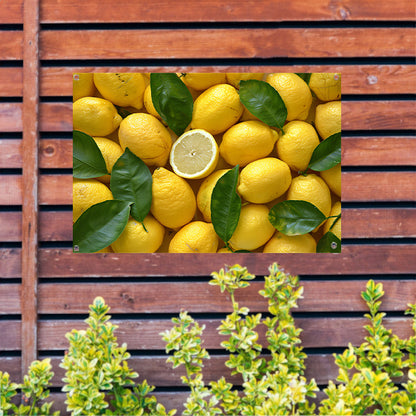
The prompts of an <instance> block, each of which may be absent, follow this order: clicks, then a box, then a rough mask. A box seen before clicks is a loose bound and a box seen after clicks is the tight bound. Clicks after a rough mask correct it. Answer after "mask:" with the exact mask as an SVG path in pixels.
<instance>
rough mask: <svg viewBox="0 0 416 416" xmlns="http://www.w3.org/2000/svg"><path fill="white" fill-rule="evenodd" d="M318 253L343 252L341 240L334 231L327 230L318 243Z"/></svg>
mask: <svg viewBox="0 0 416 416" xmlns="http://www.w3.org/2000/svg"><path fill="white" fill-rule="evenodd" d="M316 252H317V253H341V240H340V239H339V238H338V237H337V236H336V235H335V234H334V233H333V232H332V231H328V232H326V233H325V234H324V235H323V236H322V237H321V239H320V240H319V241H318V244H317V245H316Z"/></svg>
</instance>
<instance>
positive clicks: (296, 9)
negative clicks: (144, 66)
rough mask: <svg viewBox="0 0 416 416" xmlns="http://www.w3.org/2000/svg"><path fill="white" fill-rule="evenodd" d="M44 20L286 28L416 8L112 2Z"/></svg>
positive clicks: (44, 11)
mask: <svg viewBox="0 0 416 416" xmlns="http://www.w3.org/2000/svg"><path fill="white" fill-rule="evenodd" d="M41 5H42V7H41V19H42V22H43V23H48V22H53V23H56V22H65V23H67V22H88V23H89V22H94V23H96V22H99V23H105V22H120V23H124V22H134V23H137V22H140V23H148V22H207V21H211V22H230V21H233V22H239V21H240V22H281V21H293V20H295V21H310V20H387V21H388V20H409V18H410V19H411V16H413V15H414V8H413V7H412V3H411V2H410V1H409V0H399V1H398V3H397V4H395V7H388V6H387V4H380V3H378V2H376V1H375V0H367V1H365V2H360V1H358V0H345V1H343V2H342V3H341V2H338V1H328V0H318V1H315V2H314V4H313V7H310V3H308V1H306V0H297V1H292V2H285V1H282V0H272V1H266V0H260V1H255V0H249V1H244V2H241V1H238V0H231V1H227V4H226V5H225V7H222V8H221V12H220V13H219V10H218V2H217V1H213V0H210V1H204V0H197V1H193V2H190V3H189V4H187V5H186V7H182V8H179V9H178V8H175V7H172V6H171V3H169V2H168V1H164V0H157V1H154V2H152V3H151V4H150V3H147V2H145V1H134V0H127V1H124V2H123V7H114V2H112V1H111V0H101V1H98V0H93V1H89V2H88V4H83V5H82V10H83V12H82V14H80V13H79V9H78V6H79V5H80V3H79V1H76V0H65V1H60V2H59V3H58V4H56V3H55V2H54V1H53V0H43V1H42V3H41Z"/></svg>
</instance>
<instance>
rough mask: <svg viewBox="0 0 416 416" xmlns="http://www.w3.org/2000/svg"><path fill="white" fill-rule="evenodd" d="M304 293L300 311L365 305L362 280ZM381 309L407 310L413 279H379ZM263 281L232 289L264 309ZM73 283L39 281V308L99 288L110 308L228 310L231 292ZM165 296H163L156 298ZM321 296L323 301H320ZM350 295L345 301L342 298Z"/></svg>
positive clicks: (85, 298) (75, 307) (59, 306)
mask: <svg viewBox="0 0 416 416" xmlns="http://www.w3.org/2000/svg"><path fill="white" fill-rule="evenodd" d="M301 286H303V288H304V295H303V299H301V300H300V301H299V309H297V310H296V311H299V312H323V311H325V312H337V311H338V312H357V311H366V310H367V308H366V305H365V302H364V301H363V300H362V298H361V292H362V291H364V290H365V286H366V281H345V282H341V283H340V282H339V281H319V282H315V281H301ZM383 286H384V291H385V296H384V297H383V308H382V309H383V310H385V311H390V310H394V311H400V310H405V309H406V308H407V305H408V304H409V303H416V281H409V280H394V281H386V282H384V283H383ZM263 287H264V283H263V282H252V283H251V285H250V287H249V288H246V289H245V290H240V291H238V292H237V293H236V299H237V301H238V302H240V304H241V305H244V306H247V307H248V308H249V309H250V310H251V311H265V310H267V301H266V300H265V299H264V298H263V297H262V296H260V295H259V291H260V290H261V289H263ZM79 289H80V285H79V284H77V283H65V284H55V283H50V284H49V283H48V284H41V285H39V300H38V304H39V313H40V314H54V313H60V312H62V311H64V312H65V313H69V314H76V313H84V312H85V311H87V310H88V305H90V304H91V303H92V301H93V300H94V298H95V297H96V296H97V294H99V295H100V296H102V297H103V298H104V299H105V300H106V302H107V304H108V305H111V312H112V313H176V312H177V311H178V309H184V310H187V311H189V312H192V313H196V312H198V313H202V312H208V313H210V312H211V313H217V312H220V313H225V312H232V305H231V302H230V300H229V298H228V297H227V296H225V295H221V294H220V290H219V288H218V287H216V286H211V285H209V284H208V282H193V283H186V282H180V283H171V282H169V283H161V282H158V283H100V282H98V283H84V284H83V285H82V291H80V290H79ZM158 299H163V302H161V301H158ZM322 299H325V302H322ZM346 299H348V301H346Z"/></svg>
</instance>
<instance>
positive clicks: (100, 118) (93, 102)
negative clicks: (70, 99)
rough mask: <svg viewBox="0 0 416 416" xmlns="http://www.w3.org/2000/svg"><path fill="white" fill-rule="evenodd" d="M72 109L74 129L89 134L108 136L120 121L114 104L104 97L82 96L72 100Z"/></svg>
mask: <svg viewBox="0 0 416 416" xmlns="http://www.w3.org/2000/svg"><path fill="white" fill-rule="evenodd" d="M72 109H73V126H74V130H80V131H82V132H84V133H86V134H89V135H90V136H108V135H109V134H111V133H112V132H113V131H114V130H116V129H117V127H118V126H119V125H120V122H121V116H120V115H119V114H118V113H117V110H116V108H115V107H114V105H113V104H112V103H111V102H110V101H108V100H105V99H104V98H98V97H82V98H80V99H79V100H77V101H75V102H74V104H73V106H72Z"/></svg>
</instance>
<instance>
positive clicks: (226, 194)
mask: <svg viewBox="0 0 416 416" xmlns="http://www.w3.org/2000/svg"><path fill="white" fill-rule="evenodd" d="M238 168H239V165H237V166H235V167H234V168H232V169H231V170H229V171H228V172H227V173H225V174H224V175H223V176H221V178H220V179H218V181H217V183H216V185H215V187H214V189H213V191H212V196H211V220H212V225H213V226H214V230H215V232H216V233H217V235H218V236H219V237H220V238H221V239H222V240H223V241H224V242H225V243H228V241H229V240H230V238H231V237H232V235H233V233H234V231H235V229H236V227H237V224H238V220H239V218H240V212H241V199H240V197H239V195H238V194H237V190H236V189H237V184H238V175H239V171H238Z"/></svg>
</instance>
